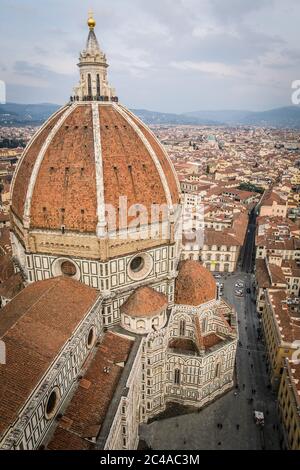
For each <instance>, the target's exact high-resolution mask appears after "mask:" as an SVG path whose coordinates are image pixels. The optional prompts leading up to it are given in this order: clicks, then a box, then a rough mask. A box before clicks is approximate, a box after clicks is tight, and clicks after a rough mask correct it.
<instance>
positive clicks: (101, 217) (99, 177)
mask: <svg viewBox="0 0 300 470" xmlns="http://www.w3.org/2000/svg"><path fill="white" fill-rule="evenodd" d="M92 113H93V132H94V154H95V172H96V191H97V216H98V223H97V232H96V233H97V236H98V237H100V238H101V237H103V236H105V234H106V220H105V204H104V182H103V161H102V147H101V134H100V116H99V103H92Z"/></svg>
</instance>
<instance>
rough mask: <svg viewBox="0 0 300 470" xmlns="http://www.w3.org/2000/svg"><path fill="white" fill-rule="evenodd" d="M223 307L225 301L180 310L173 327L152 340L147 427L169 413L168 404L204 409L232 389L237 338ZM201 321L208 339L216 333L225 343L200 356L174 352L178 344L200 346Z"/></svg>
mask: <svg viewBox="0 0 300 470" xmlns="http://www.w3.org/2000/svg"><path fill="white" fill-rule="evenodd" d="M219 307H220V301H211V302H208V303H206V304H203V305H202V306H201V307H189V306H183V305H175V306H174V307H173V308H172V312H171V315H170V318H169V322H168V325H167V326H166V327H165V328H163V329H162V330H160V331H157V332H153V333H150V334H149V335H148V336H147V338H146V340H145V343H144V351H143V363H142V367H143V374H142V398H143V406H142V410H141V421H144V422H145V421H147V420H148V419H149V418H151V417H154V416H155V415H157V413H160V412H161V411H163V410H164V409H165V407H166V404H167V403H168V402H177V403H180V404H182V405H192V406H195V407H198V408H199V407H202V406H203V405H204V404H206V403H208V402H209V401H211V400H213V399H214V398H216V397H217V396H218V395H220V394H222V393H224V392H225V391H226V390H227V389H229V388H230V387H232V385H233V373H234V364H235V354H236V347H237V333H236V332H234V331H232V330H231V329H230V328H229V326H228V325H226V324H225V323H224V322H223V321H222V319H221V318H220V317H219V316H218V314H217V311H218V308H219ZM231 313H232V314H233V315H235V313H234V312H233V311H232V312H231ZM196 317H198V319H199V322H200V325H201V331H202V334H203V335H206V334H212V333H214V334H218V335H221V337H223V339H222V340H221V341H220V342H219V343H218V344H216V345H215V346H214V347H212V348H211V349H207V350H205V351H202V352H200V353H198V352H196V351H195V352H193V351H180V350H178V349H174V348H170V347H169V342H170V340H172V339H173V338H180V339H185V340H187V339H189V340H192V341H195V342H196V327H195V318H196ZM182 322H184V327H183V326H182ZM176 371H177V372H176ZM175 374H177V380H176V377H175Z"/></svg>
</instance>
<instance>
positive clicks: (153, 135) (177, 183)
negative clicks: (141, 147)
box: [119, 104, 181, 203]
mask: <svg viewBox="0 0 300 470" xmlns="http://www.w3.org/2000/svg"><path fill="white" fill-rule="evenodd" d="M119 107H120V108H122V109H123V111H124V112H125V113H126V114H128V115H129V116H130V117H131V118H132V120H133V121H134V122H136V123H138V124H139V125H140V126H141V128H142V129H144V130H145V131H147V132H148V133H149V134H150V135H151V137H152V138H153V140H154V141H155V143H156V145H157V146H159V148H160V149H161V151H162V153H163V155H164V157H165V158H166V160H167V162H168V164H169V166H170V169H171V172H172V175H173V178H174V181H175V185H176V188H177V191H178V193H179V194H180V192H181V189H180V184H179V179H178V177H177V174H176V170H175V168H174V165H173V163H172V161H171V159H170V157H169V155H168V152H167V151H166V149H165V148H164V146H163V145H162V144H161V143H160V142H159V140H158V138H157V137H156V135H155V134H154V132H152V131H151V130H150V129H149V128H148V126H146V125H145V123H144V122H143V121H142V120H141V119H140V118H139V117H138V116H136V115H135V114H133V113H132V112H131V111H130V110H129V109H127V108H125V107H124V106H122V105H121V104H119ZM145 137H146V136H145ZM146 138H147V137H146ZM150 145H151V144H150ZM175 202H177V201H173V203H175Z"/></svg>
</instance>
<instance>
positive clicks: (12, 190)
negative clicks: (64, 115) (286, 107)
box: [11, 105, 69, 196]
mask: <svg viewBox="0 0 300 470" xmlns="http://www.w3.org/2000/svg"><path fill="white" fill-rule="evenodd" d="M68 107H69V105H65V106H62V107H61V108H59V109H58V110H57V111H56V112H55V113H54V114H51V116H49V117H48V119H47V120H46V121H45V122H44V123H43V124H42V126H41V127H40V128H39V129H38V130H37V131H36V132H35V133H34V135H33V136H32V138H31V139H30V140H29V142H28V144H27V145H26V147H25V148H24V150H23V152H22V156H21V158H20V160H19V161H18V165H17V168H16V171H15V172H14V175H13V179H12V182H11V196H12V195H13V192H14V186H15V181H16V178H17V174H18V171H19V168H20V166H21V163H22V162H23V160H24V158H25V155H27V152H28V150H29V149H30V147H31V146H32V144H33V143H34V142H35V141H36V139H37V137H38V136H39V135H40V134H41V132H43V130H44V129H45V128H46V127H47V126H48V124H49V123H50V122H51V121H52V119H53V118H54V117H55V116H57V114H59V113H61V112H62V111H63V110H64V109H67V108H68Z"/></svg>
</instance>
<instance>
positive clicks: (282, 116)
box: [0, 103, 300, 129]
mask: <svg viewBox="0 0 300 470" xmlns="http://www.w3.org/2000/svg"><path fill="white" fill-rule="evenodd" d="M58 108H59V105H57V104H51V103H41V104H16V103H7V104H3V105H0V126H1V125H2V126H5V125H15V126H18V125H30V124H36V125H39V124H41V123H43V122H44V121H45V120H46V119H47V118H48V117H49V116H50V115H51V114H52V113H54V112H55V111H56V110H57V109H58ZM132 111H133V112H134V113H135V114H136V115H137V116H138V117H139V118H141V119H142V120H143V121H144V122H145V123H146V124H163V125H164V124H165V125H176V124H177V125H180V124H182V125H184V124H185V125H202V126H204V125H207V126H221V125H222V126H261V127H278V128H283V127H289V128H295V129H300V106H286V107H283V108H276V109H271V110H268V111H261V112H253V111H247V110H220V111H194V112H188V113H183V114H174V113H161V112H157V111H148V110H146V109H132Z"/></svg>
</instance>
